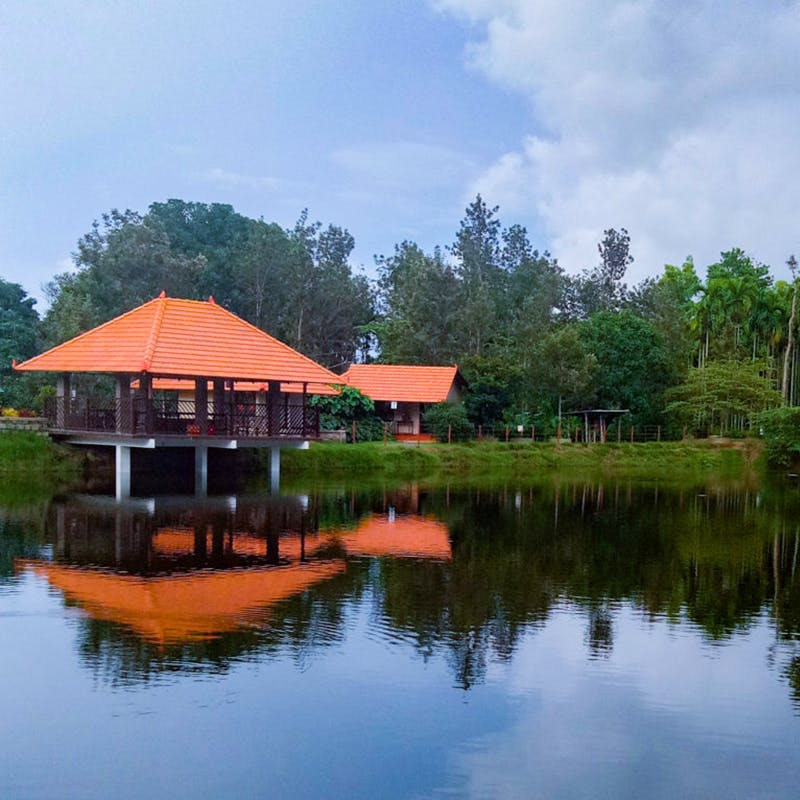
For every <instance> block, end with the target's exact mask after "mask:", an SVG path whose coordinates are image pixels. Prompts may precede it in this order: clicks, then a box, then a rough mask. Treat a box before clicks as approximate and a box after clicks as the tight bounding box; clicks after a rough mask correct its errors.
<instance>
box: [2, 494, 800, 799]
mask: <svg viewBox="0 0 800 800" xmlns="http://www.w3.org/2000/svg"><path fill="white" fill-rule="evenodd" d="M798 511H800V498H799V497H798V493H797V490H796V489H792V488H784V487H780V486H767V487H764V488H758V489H754V488H752V487H736V486H702V487H696V486H695V487H686V488H684V489H680V488H677V489H676V488H666V487H656V486H646V487H643V486H638V487H637V486H636V485H633V484H610V485H601V484H597V483H595V484H583V483H566V484H564V483H562V484H547V485H538V486H527V487H519V488H518V487H507V488H504V489H501V490H494V489H492V490H488V489H484V490H478V489H469V490H456V489H453V488H445V489H430V490H424V489H420V488H419V487H417V486H410V487H407V488H404V489H400V490H392V491H389V490H387V491H383V492H381V493H379V494H372V493H368V492H353V491H347V492H345V491H338V492H332V493H327V494H321V495H316V496H303V497H281V498H269V497H263V496H240V497H226V498H212V499H209V500H207V501H205V502H202V503H198V502H195V501H194V500H191V499H188V498H183V499H182V498H156V499H154V500H149V501H144V500H142V501H138V500H134V501H132V502H131V503H129V504H126V505H117V504H114V503H112V502H110V501H108V500H105V499H102V498H92V497H77V498H73V499H71V500H69V501H66V502H42V504H41V505H40V506H37V507H32V508H29V509H24V510H22V511H19V510H17V511H15V512H14V513H13V514H12V513H11V512H4V513H3V514H2V516H0V637H1V640H2V642H3V648H2V655H0V675H1V676H2V677H3V679H4V682H3V688H2V689H1V690H0V691H1V692H2V696H3V699H4V709H5V710H6V713H5V721H4V725H3V728H2V729H1V730H2V733H0V752H2V755H0V767H2V769H0V793H1V794H2V796H3V797H56V796H57V797H63V798H67V797H81V798H83V797H107V796H109V795H110V794H114V795H116V796H118V797H119V798H124V797H141V796H142V795H143V794H151V795H154V796H162V795H163V794H166V793H168V794H169V795H170V796H173V797H181V796H187V797H188V796H192V797H220V796H234V795H235V796H243V797H250V796H263V795H264V792H265V791H267V790H266V789H265V787H269V792H268V793H271V794H273V796H280V797H426V796H440V795H441V796H458V797H463V796H472V797H537V796H540V797H554V796H564V797H572V796H574V797H593V796H598V795H601V796H613V797H634V796H635V797H641V796H647V797H679V796H724V795H729V796H742V797H753V796H770V797H783V796H785V797H794V796H796V775H797V774H798V768H800V753H799V752H798V750H799V749H800V748H798V746H797V744H796V740H797V736H798V732H799V731H800V644H798V641H799V640H800V581H798V580H797V579H796V573H797V568H798V549H799V540H798V522H797V520H798V519H800V517H799V516H798ZM4 776H5V777H4Z"/></svg>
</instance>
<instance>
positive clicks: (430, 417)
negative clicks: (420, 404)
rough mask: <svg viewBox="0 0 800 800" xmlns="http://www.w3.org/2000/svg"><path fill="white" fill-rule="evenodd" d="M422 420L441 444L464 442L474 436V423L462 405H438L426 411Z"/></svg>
mask: <svg viewBox="0 0 800 800" xmlns="http://www.w3.org/2000/svg"><path fill="white" fill-rule="evenodd" d="M422 420H423V422H424V423H425V426H426V428H427V430H428V431H430V433H431V434H432V435H433V436H435V437H436V438H437V439H438V440H439V441H440V442H446V441H448V439H450V440H452V441H454V442H456V441H462V440H464V439H469V438H470V437H471V436H472V434H473V427H472V423H471V422H470V421H469V418H468V417H467V412H466V409H465V408H464V406H463V405H461V404H460V403H436V404H435V405H432V406H430V407H429V408H428V409H427V410H426V411H425V414H424V415H423V417H422Z"/></svg>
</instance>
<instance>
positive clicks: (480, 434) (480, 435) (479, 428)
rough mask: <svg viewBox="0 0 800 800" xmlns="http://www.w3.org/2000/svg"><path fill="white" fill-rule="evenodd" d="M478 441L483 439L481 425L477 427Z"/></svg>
mask: <svg viewBox="0 0 800 800" xmlns="http://www.w3.org/2000/svg"><path fill="white" fill-rule="evenodd" d="M478 439H483V425H478Z"/></svg>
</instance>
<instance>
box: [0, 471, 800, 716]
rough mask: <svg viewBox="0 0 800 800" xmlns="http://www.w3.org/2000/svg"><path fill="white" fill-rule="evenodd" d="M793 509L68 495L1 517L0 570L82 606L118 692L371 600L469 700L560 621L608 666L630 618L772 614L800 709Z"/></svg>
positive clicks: (681, 621) (356, 496)
mask: <svg viewBox="0 0 800 800" xmlns="http://www.w3.org/2000/svg"><path fill="white" fill-rule="evenodd" d="M798 510H800V501H799V500H798V493H797V491H796V490H795V489H793V488H790V487H773V488H767V489H754V488H752V487H737V486H729V485H728V486H716V487H715V486H705V487H700V488H698V487H692V488H686V489H683V490H673V489H670V490H668V489H665V488H663V487H661V488H660V487H658V486H650V487H637V486H635V485H633V484H629V483H612V484H598V483H595V484H587V483H582V482H571V483H564V482H561V483H556V484H542V485H535V486H527V487H525V488H517V487H507V488H505V489H499V490H494V489H493V490H479V489H467V490H458V489H454V488H443V489H430V490H422V489H420V488H419V487H416V486H412V487H407V488H405V489H402V490H396V491H383V492H379V493H371V492H364V493H359V492H354V491H347V492H346V491H338V492H333V493H328V494H320V495H312V496H298V497H284V498H265V497H263V496H251V497H248V496H239V497H231V498H218V499H216V500H208V501H206V502H204V503H198V502H195V501H194V500H192V499H189V498H172V499H170V498H157V499H155V500H152V501H140V502H138V503H137V502H134V503H131V504H129V505H123V506H119V505H116V504H109V503H105V502H103V501H99V500H97V499H95V498H74V499H71V500H69V501H65V502H54V503H51V504H50V505H49V506H48V507H47V508H45V509H42V508H39V509H37V510H36V511H35V512H34V513H32V514H31V515H29V517H28V519H27V520H26V521H24V522H19V521H18V522H16V523H12V522H10V521H8V520H7V521H6V522H5V523H4V524H5V533H4V535H3V536H2V541H3V548H4V549H3V551H2V552H0V565H3V569H4V571H5V572H6V574H8V573H9V572H13V573H14V574H15V575H16V576H17V577H16V579H19V578H20V577H21V576H23V575H25V574H31V575H34V576H36V577H37V578H38V579H42V580H46V581H47V583H48V585H49V586H50V587H51V589H52V590H54V591H57V592H60V593H61V594H62V595H63V598H64V601H65V603H67V604H68V605H69V606H71V607H74V608H76V609H79V610H80V611H81V614H82V615H81V622H80V625H81V634H80V645H79V646H80V652H81V655H82V657H83V659H84V660H85V662H86V663H87V664H88V665H90V666H92V668H93V669H95V670H98V671H99V673H101V674H102V675H104V676H105V677H107V678H108V679H109V680H111V681H137V680H147V679H149V678H150V677H152V676H154V675H156V674H159V673H161V672H164V671H182V670H188V671H196V670H198V669H202V670H214V671H219V670H225V669H227V667H228V665H229V664H230V663H231V662H233V661H236V660H240V659H242V658H253V657H255V656H257V655H258V656H259V657H268V656H270V657H271V656H276V655H278V654H280V653H284V654H286V653H288V654H290V655H291V657H292V658H295V659H296V660H298V661H305V660H307V659H309V658H313V655H314V653H315V651H317V650H323V649H324V648H329V647H331V646H334V645H337V644H339V643H341V642H342V641H343V640H344V639H345V638H346V636H347V633H348V619H349V609H351V608H352V607H353V606H354V605H355V604H358V603H361V602H367V603H369V604H370V606H371V608H372V613H371V618H372V620H373V625H374V630H373V631H372V635H375V636H380V637H382V638H383V639H384V640H385V641H386V642H388V643H394V642H404V643H409V644H410V645H411V646H413V648H414V649H415V650H416V652H417V653H418V654H419V655H420V656H421V657H422V658H423V659H429V658H431V657H434V656H437V657H441V658H443V659H444V660H445V661H446V662H447V663H448V664H449V667H450V670H451V674H452V676H453V681H454V684H455V685H456V686H458V687H461V688H462V689H465V690H466V689H470V688H471V687H473V686H475V685H476V684H478V683H481V682H483V681H484V680H485V679H486V676H487V671H488V669H489V667H490V665H491V664H492V663H504V662H508V661H510V660H511V659H512V658H513V656H514V654H515V652H516V650H517V649H518V647H519V644H520V641H521V639H522V638H523V636H525V635H527V634H530V633H532V632H535V631H536V630H537V629H540V628H542V627H543V626H545V625H546V624H547V623H548V620H549V619H550V618H551V617H552V615H553V614H554V613H555V612H556V611H560V610H563V609H564V608H565V607H568V608H569V609H570V614H571V615H572V616H574V617H575V616H577V617H579V618H580V619H582V620H583V622H582V625H583V631H584V633H583V638H582V646H583V647H584V648H585V653H586V657H587V658H588V659H594V660H599V661H603V660H607V659H609V658H610V657H611V656H612V655H613V653H614V651H615V648H616V647H617V643H616V640H617V636H618V633H619V626H620V622H619V619H620V614H621V612H622V611H627V610H630V609H635V610H636V611H637V612H638V613H639V614H640V615H641V616H642V618H643V619H645V620H648V621H650V622H651V623H655V622H657V621H661V622H663V624H665V625H668V626H672V627H675V628H676V629H677V628H678V627H680V626H686V625H690V626H692V627H693V628H694V629H696V630H698V631H700V632H701V634H702V635H703V637H704V638H705V639H706V641H707V642H708V643H709V644H710V645H712V646H717V645H720V644H725V643H727V642H729V641H731V639H732V637H734V636H735V635H737V634H740V633H744V632H747V631H748V630H749V629H750V628H751V627H752V626H754V625H756V624H758V623H759V622H760V621H763V619H765V618H766V619H768V620H770V624H771V625H772V627H773V630H774V638H775V641H774V643H773V644H772V645H771V649H770V652H768V653H765V660H766V661H767V662H768V664H772V665H773V666H774V668H775V669H776V671H777V672H778V673H779V674H780V675H782V676H783V680H785V681H786V683H787V685H788V687H789V690H790V692H791V693H792V694H793V696H794V698H795V701H796V702H798V703H800V679H798V674H800V667H798V664H799V663H800V661H799V660H798V658H799V657H800V656H798V652H797V640H798V637H799V636H800V588H798V581H797V580H796V573H797V566H798V549H799V547H800V542H799V538H798V531H799V529H798V523H797V520H798V514H797V512H798ZM14 525H16V527H14ZM12 529H13V531H16V534H14V533H13V531H12ZM22 529H25V530H27V531H28V533H27V534H26V535H25V536H21V535H20V533H19V531H20V530H22ZM37 530H38V532H39V533H38V535H37V534H36V533H35V532H36V531H37ZM15 537H16V538H15ZM34 540H35V541H34ZM11 551H13V557H14V560H13V567H10V565H11V564H12V555H10V553H11Z"/></svg>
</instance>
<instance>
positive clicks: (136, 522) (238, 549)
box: [19, 498, 451, 645]
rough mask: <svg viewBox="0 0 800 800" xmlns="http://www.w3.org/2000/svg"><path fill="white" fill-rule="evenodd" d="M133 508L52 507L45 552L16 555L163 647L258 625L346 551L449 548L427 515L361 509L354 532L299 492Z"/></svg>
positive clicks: (407, 553)
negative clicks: (172, 507)
mask: <svg viewBox="0 0 800 800" xmlns="http://www.w3.org/2000/svg"><path fill="white" fill-rule="evenodd" d="M312 506H313V504H312ZM140 508H141V505H140V506H136V505H131V506H129V507H128V508H127V509H126V508H124V507H120V506H115V507H114V508H111V509H104V508H103V507H102V506H99V507H98V506H97V505H96V504H95V505H93V504H91V503H84V504H80V505H74V506H67V505H62V506H58V507H56V509H55V513H54V515H53V517H54V522H55V526H54V527H55V531H54V534H55V535H54V537H53V539H54V548H53V553H54V560H53V561H44V560H36V561H33V560H29V561H22V562H19V563H20V565H21V566H22V567H23V568H25V569H29V570H31V571H32V572H33V573H34V574H36V575H37V576H39V577H41V578H45V579H46V580H47V581H48V583H49V584H50V585H51V586H52V587H54V588H56V589H58V590H59V591H61V592H63V594H64V595H65V597H66V598H67V599H68V600H69V601H70V602H73V603H75V604H77V605H78V606H80V607H81V608H82V609H83V610H84V611H86V612H87V613H88V614H89V615H90V616H91V617H92V618H94V619H98V620H105V621H112V622H116V623H119V624H121V625H123V626H125V627H126V628H128V629H130V630H132V631H133V632H134V633H135V634H136V635H137V636H139V637H141V638H143V639H145V640H148V641H151V642H154V643H156V644H159V645H174V644H181V643H191V642H198V641H204V640H209V639H214V638H217V637H219V636H220V635H221V634H224V633H228V632H232V631H234V630H237V629H239V628H241V627H242V626H247V625H253V624H255V623H256V622H258V623H259V624H260V623H263V621H264V620H265V618H266V617H267V616H268V615H269V612H270V609H272V608H274V607H275V606H276V605H277V604H279V603H281V602H283V601H285V600H288V599H290V598H292V597H294V596H297V595H299V594H302V593H303V592H305V591H307V590H308V589H310V588H311V587H313V586H314V585H316V584H319V583H320V582H324V581H328V580H330V579H331V578H334V577H336V576H338V575H342V574H343V573H344V572H345V571H346V568H347V564H346V560H345V559H346V556H368V557H374V556H390V557H394V558H427V559H431V558H432V559H437V560H443V559H449V558H450V555H451V553H450V541H449V536H448V531H447V528H446V526H445V525H444V524H443V523H441V522H438V521H436V520H435V519H433V518H430V517H421V516H412V515H409V516H396V517H395V516H394V515H386V514H369V515H367V516H366V517H365V518H364V519H363V520H362V521H361V522H360V524H359V525H358V526H357V527H356V528H354V529H341V528H332V529H328V530H319V529H318V528H317V527H316V525H315V514H316V511H315V509H314V508H313V507H312V508H310V509H309V508H307V507H306V504H304V503H303V502H302V501H301V500H300V499H299V498H282V499H281V500H280V501H277V500H276V501H273V502H271V503H269V504H267V505H265V504H264V502H263V499H262V500H261V501H260V502H259V503H257V504H256V503H253V504H249V505H248V504H247V503H244V504H241V503H239V504H236V503H232V504H230V505H228V504H226V503H224V502H223V503H221V504H218V505H217V506H216V507H215V506H213V505H207V506H206V507H195V508H194V509H193V510H191V511H187V510H185V509H184V510H182V511H179V512H177V513H175V512H172V513H169V514H165V513H164V512H163V510H162V511H159V508H158V504H155V505H154V506H150V507H149V511H150V513H147V512H145V513H142V511H141V510H137V509H140ZM165 517H166V518H165ZM120 571H123V573H124V574H120Z"/></svg>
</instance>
